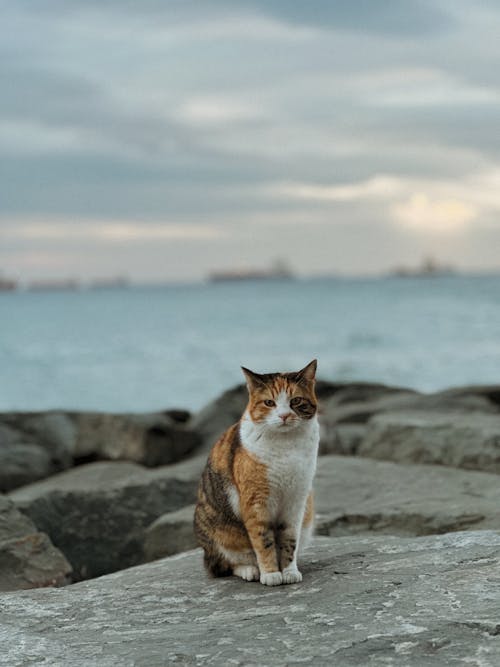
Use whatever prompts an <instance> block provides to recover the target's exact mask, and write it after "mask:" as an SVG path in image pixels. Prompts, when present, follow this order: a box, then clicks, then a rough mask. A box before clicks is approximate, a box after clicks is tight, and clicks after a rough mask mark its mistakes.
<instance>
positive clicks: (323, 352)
mask: <svg viewBox="0 0 500 667" xmlns="http://www.w3.org/2000/svg"><path fill="white" fill-rule="evenodd" d="M313 357H317V358H318V360H319V369H320V370H319V374H320V376H322V377H324V378H328V379H342V380H350V379H363V380H376V381H383V382H388V383H393V384H400V385H407V386H411V387H415V388H418V389H422V390H434V389H440V388H444V387H447V386H450V385H457V384H464V383H487V382H495V383H498V382H500V277H476V278H471V277H447V278H444V277H443V278H432V279H418V278H417V279H397V278H391V279H380V280H334V279H328V280H314V281H304V282H298V281H297V282H268V283H247V284H221V285H197V286H182V287H161V288H151V287H148V288H133V289H128V290H118V289H117V290H102V291H84V292H75V293H71V292H67V293H64V292H59V293H57V292H53V293H50V292H47V293H13V294H11V293H3V294H0V410H39V409H46V408H76V409H98V410H111V411H142V410H155V409H161V408H165V407H173V406H179V407H187V408H191V409H195V408H198V407H200V406H201V405H203V404H204V403H205V402H206V401H208V400H210V399H212V398H213V397H215V396H216V395H217V394H218V393H219V392H220V391H222V390H223V389H226V388H227V387H229V386H231V385H232V384H234V383H236V382H239V381H241V379H242V378H241V374H240V370H239V367H240V365H244V366H248V367H250V368H252V369H254V370H256V371H261V372H266V371H272V370H291V369H298V368H299V367H301V366H303V365H305V364H306V363H307V362H308V361H310V360H311V359H312V358H313Z"/></svg>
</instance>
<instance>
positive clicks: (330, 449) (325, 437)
mask: <svg viewBox="0 0 500 667" xmlns="http://www.w3.org/2000/svg"><path fill="white" fill-rule="evenodd" d="M365 436H366V426H365V425H364V424H337V423H336V422H335V421H334V422H333V423H331V422H330V423H329V422H325V421H323V420H320V441H319V455H320V456H323V455H324V454H341V455H343V456H352V455H354V454H356V453H357V451H358V449H359V446H360V445H361V443H362V441H363V439H364V437H365Z"/></svg>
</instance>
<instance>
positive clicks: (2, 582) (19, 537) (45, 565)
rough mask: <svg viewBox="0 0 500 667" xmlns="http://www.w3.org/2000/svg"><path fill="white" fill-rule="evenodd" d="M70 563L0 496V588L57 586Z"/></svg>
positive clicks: (67, 570)
mask: <svg viewBox="0 0 500 667" xmlns="http://www.w3.org/2000/svg"><path fill="white" fill-rule="evenodd" d="M70 572H71V566H70V564H69V563H68V561H67V560H66V559H65V558H64V556H63V555H62V553H61V552H60V551H59V550H58V549H56V548H55V547H54V545H53V544H52V543H51V542H50V540H49V538H48V537H47V535H45V534H44V533H39V532H38V531H37V529H36V527H35V526H34V524H33V522H32V521H30V519H28V517H26V516H24V515H23V514H21V512H19V510H17V509H16V507H15V505H14V504H13V503H12V502H11V501H10V500H8V499H7V498H6V497H5V496H2V495H0V591H11V590H16V589H20V588H34V587H40V586H60V585H63V584H65V583H67V581H68V579H67V578H68V575H69V574H70Z"/></svg>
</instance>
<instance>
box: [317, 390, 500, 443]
mask: <svg viewBox="0 0 500 667" xmlns="http://www.w3.org/2000/svg"><path fill="white" fill-rule="evenodd" d="M347 396H348V397H349V396H351V394H350V393H349V394H347ZM409 410H410V411H414V410H418V411H425V412H426V413H428V412H452V413H457V412H460V413H466V414H469V413H483V414H497V415H498V413H499V411H498V408H497V406H496V405H495V404H494V403H492V402H491V401H490V400H489V399H488V398H487V397H486V396H479V395H466V394H464V395H451V394H450V395H449V394H447V393H438V394H419V393H417V392H410V391H407V390H405V391H392V392H386V393H385V394H384V393H382V391H380V394H379V395H378V396H376V397H375V398H373V397H372V398H369V399H368V400H352V401H351V400H346V395H344V397H343V398H342V400H341V401H340V402H339V400H338V396H337V394H334V395H333V396H332V397H331V398H329V399H327V400H326V401H323V402H322V403H321V412H320V425H321V442H320V454H348V455H353V454H357V453H358V449H359V447H360V445H361V442H362V441H363V439H364V437H365V435H366V434H367V431H368V425H369V422H370V420H371V419H372V417H374V416H376V415H378V414H385V413H386V412H391V413H393V412H400V411H401V412H407V411H409ZM370 426H371V424H370Z"/></svg>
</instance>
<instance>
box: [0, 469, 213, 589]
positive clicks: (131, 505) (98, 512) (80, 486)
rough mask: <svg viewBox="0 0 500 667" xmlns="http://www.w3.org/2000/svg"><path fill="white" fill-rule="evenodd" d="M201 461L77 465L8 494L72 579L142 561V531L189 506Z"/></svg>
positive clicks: (192, 499)
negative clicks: (62, 560) (62, 561)
mask: <svg viewBox="0 0 500 667" xmlns="http://www.w3.org/2000/svg"><path fill="white" fill-rule="evenodd" d="M203 465H204V458H203V460H199V459H193V460H191V461H186V462H184V463H180V464H177V465H173V466H164V467H160V468H155V469H152V470H149V469H145V468H143V467H142V466H139V465H137V464H134V463H128V462H98V463H91V464H87V465H83V466H79V467H77V468H74V469H72V470H69V471H67V472H64V473H61V474H59V475H55V476H53V477H51V478H49V479H46V480H43V481H42V482H37V483H35V484H32V485H29V486H25V487H22V488H21V489H17V490H16V491H14V492H12V493H11V494H10V498H11V500H13V501H14V503H15V504H16V506H17V507H18V509H20V510H21V511H22V512H23V513H25V514H26V515H27V516H28V517H29V518H30V519H31V520H32V521H33V522H34V524H35V525H36V526H37V528H38V529H39V530H41V531H43V532H45V533H47V534H48V535H49V536H50V539H51V540H52V542H53V543H54V545H55V546H57V547H58V548H59V549H60V550H61V551H62V552H63V553H64V554H65V556H66V557H67V558H68V560H69V561H70V563H71V565H72V566H73V570H74V578H75V579H82V578H88V577H89V578H90V577H96V576H99V575H101V574H105V573H108V572H112V571H114V570H118V569H122V568H124V567H129V566H130V565H134V564H136V563H139V562H141V560H142V558H143V555H142V554H143V548H142V547H143V542H144V531H145V529H146V528H147V527H148V526H149V525H150V524H151V523H152V522H153V521H154V520H155V519H156V518H158V517H159V516H161V515H162V514H164V513H165V512H166V511H171V510H174V509H178V508H181V507H184V506H185V505H188V504H189V503H192V502H194V500H195V497H196V489H197V485H198V479H199V476H200V473H201V469H202V467H203Z"/></svg>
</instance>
